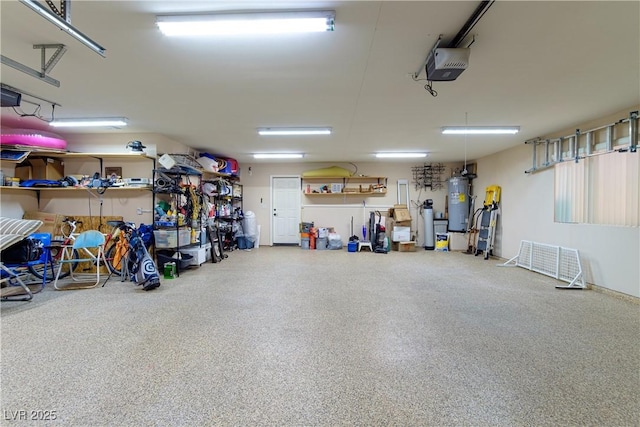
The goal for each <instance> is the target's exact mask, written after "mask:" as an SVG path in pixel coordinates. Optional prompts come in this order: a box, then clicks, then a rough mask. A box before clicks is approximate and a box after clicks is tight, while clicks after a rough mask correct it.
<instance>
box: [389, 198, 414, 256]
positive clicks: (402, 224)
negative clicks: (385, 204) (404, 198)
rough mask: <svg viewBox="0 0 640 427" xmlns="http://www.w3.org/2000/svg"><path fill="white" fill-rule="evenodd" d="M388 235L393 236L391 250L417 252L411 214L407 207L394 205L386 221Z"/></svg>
mask: <svg viewBox="0 0 640 427" xmlns="http://www.w3.org/2000/svg"><path fill="white" fill-rule="evenodd" d="M386 229H387V233H388V234H390V235H391V250H392V251H400V252H415V250H416V242H415V241H414V240H413V239H414V236H413V234H412V232H411V214H410V213H409V208H408V207H407V205H393V208H391V209H389V214H388V216H387V219H386Z"/></svg>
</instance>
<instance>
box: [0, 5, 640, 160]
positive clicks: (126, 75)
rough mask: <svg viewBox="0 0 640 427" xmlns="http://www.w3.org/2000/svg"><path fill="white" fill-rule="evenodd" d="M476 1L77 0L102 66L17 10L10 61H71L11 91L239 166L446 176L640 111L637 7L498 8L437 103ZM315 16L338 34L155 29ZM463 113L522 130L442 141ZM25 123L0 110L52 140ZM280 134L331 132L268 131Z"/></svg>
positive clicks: (9, 13) (9, 37)
mask: <svg viewBox="0 0 640 427" xmlns="http://www.w3.org/2000/svg"><path fill="white" fill-rule="evenodd" d="M41 3H42V4H45V2H44V1H42V2H41ZM54 3H56V4H59V1H54ZM479 3H480V2H477V1H472V2H465V1H446V2H445V1H443V2H436V1H386V2H376V1H274V0H271V1H200V2H196V1H79V0H74V1H72V2H71V6H72V8H71V12H72V14H71V22H72V24H73V25H74V26H75V27H76V28H77V29H79V30H80V31H81V32H83V33H85V34H86V35H87V36H88V37H90V38H92V39H93V40H95V41H96V42H97V43H99V44H100V45H102V46H104V47H105V48H106V49H107V53H106V58H103V57H101V56H99V55H98V54H96V53H95V52H93V51H91V50H90V49H88V48H87V47H85V46H84V45H82V44H80V43H79V42H78V41H76V40H75V39H73V38H72V37H70V36H69V35H67V34H66V33H64V32H62V31H60V30H58V29H57V28H56V27H54V26H53V25H52V24H50V23H49V22H47V21H46V20H45V19H44V18H42V17H40V16H39V15H37V14H36V13H35V12H33V11H32V10H31V9H29V8H28V7H26V6H25V5H23V4H21V3H19V2H18V1H17V0H9V1H7V0H3V1H1V2H0V13H1V24H2V26H1V36H2V37H1V39H2V45H1V48H2V55H4V56H6V57H8V58H10V59H13V60H15V61H18V62H20V63H22V64H24V65H27V66H29V67H31V68H35V69H39V68H40V61H41V59H40V51H39V50H34V49H33V45H34V44H45V43H53V44H55V43H62V44H65V45H66V46H67V48H68V51H67V52H66V53H65V54H64V56H63V57H62V59H61V60H60V62H59V63H58V64H57V65H56V66H55V67H54V68H53V70H52V71H51V73H50V74H49V75H50V76H51V77H53V78H55V79H57V80H60V82H61V85H60V87H59V88H57V87H54V86H52V85H49V84H47V83H44V82H42V81H40V80H38V79H36V78H34V77H31V76H28V75H26V74H24V73H22V72H19V71H17V70H15V69H13V68H11V67H8V66H7V65H4V64H3V65H2V67H1V72H2V74H1V81H2V83H5V84H8V85H11V86H14V87H16V88H19V89H21V90H24V91H27V92H30V93H32V94H35V95H37V96H40V97H42V98H45V99H47V100H50V101H55V102H57V103H59V104H61V107H58V108H57V109H56V110H55V115H56V117H59V118H63V117H91V116H103V117H104V116H125V117H127V118H128V119H129V126H128V127H127V128H126V129H125V130H115V129H112V130H108V132H114V133H116V135H117V133H118V132H120V133H132V132H133V133H137V132H150V133H159V134H163V135H166V136H167V137H169V138H171V139H174V140H176V141H180V142H182V143H184V144H186V145H188V146H191V147H193V148H196V149H199V150H201V151H209V152H212V153H214V154H219V155H223V156H228V157H233V158H236V159H238V160H239V161H240V162H247V161H249V160H252V158H251V154H252V153H256V152H281V151H296V152H298V151H299V152H304V153H306V156H305V159H304V161H308V162H331V161H352V162H358V161H371V160H373V159H374V158H373V153H375V152H377V151H424V150H426V151H428V152H429V153H430V157H429V159H428V161H435V162H440V161H441V162H450V161H462V160H463V159H464V157H465V145H466V146H467V149H466V156H467V158H468V159H477V158H480V157H482V156H485V155H489V154H492V153H495V152H498V151H501V150H504V149H507V148H510V147H513V146H516V145H518V144H522V143H523V142H524V141H525V140H527V139H530V138H534V137H537V136H544V135H548V134H550V133H552V132H554V131H555V132H557V131H559V130H564V129H568V128H571V127H572V126H576V125H578V124H580V123H583V122H585V121H589V120H592V119H597V118H598V117H602V116H606V115H608V114H613V113H616V112H618V111H622V110H624V109H626V108H630V107H633V106H636V105H638V104H640V2H637V1H626V2H611V1H585V2H582V1H568V2H543V1H497V2H495V3H494V4H493V5H492V6H491V8H490V9H489V10H488V12H487V13H486V14H485V15H484V16H483V17H482V19H481V20H480V22H479V23H478V24H477V25H476V26H475V27H474V28H473V30H472V32H471V34H473V35H475V42H474V43H473V45H472V46H471V57H470V61H469V68H468V69H467V70H465V71H464V72H463V73H462V75H461V76H460V77H459V78H458V79H457V80H456V81H453V82H434V85H433V87H434V89H435V90H436V91H437V92H438V96H437V97H432V96H431V95H430V94H429V93H428V92H427V91H426V90H425V89H424V88H423V86H424V84H425V83H426V82H425V81H414V80H413V79H412V78H411V77H410V76H411V75H412V74H413V73H415V72H416V71H417V69H418V68H419V67H420V65H421V64H422V63H423V61H424V59H425V57H426V56H427V52H428V51H429V50H430V49H431V48H432V47H433V45H434V43H435V42H436V40H437V38H438V35H439V34H443V35H444V38H445V41H448V40H450V39H452V38H453V37H454V36H455V34H456V33H457V32H458V30H459V29H460V28H461V27H462V26H463V25H464V23H465V22H466V20H467V19H468V18H469V17H470V16H471V14H472V13H473V11H474V10H475V9H476V7H477V6H478V4H479ZM310 8H311V9H332V10H335V11H336V29H335V32H327V33H315V34H310V35H285V36H282V35H281V36H269V37H264V36H262V37H236V38H207V39H184V38H181V39H169V38H167V37H165V36H163V35H162V34H161V33H160V32H159V31H158V29H157V28H156V26H155V14H157V13H168V12H187V11H189V12H206V11H227V10H243V9H246V10H267V9H286V10H292V9H293V10H298V9H310ZM50 52H51V51H50ZM424 77H425V74H424V71H423V72H422V73H421V75H420V78H424ZM23 110H24V111H25V112H32V110H33V108H32V106H30V105H29V104H24V108H23ZM40 113H41V114H42V115H44V116H45V117H48V116H50V113H51V111H50V106H49V105H47V104H46V103H42V110H41V112H40ZM465 115H466V116H467V117H468V119H467V122H468V125H470V126H471V125H518V126H520V127H521V132H520V134H518V135H516V136H499V137H475V136H474V137H468V138H467V141H466V143H465V138H464V137H463V136H446V135H441V134H440V133H439V131H440V127H441V126H446V125H465ZM16 117H17V116H16V114H15V113H14V112H13V110H12V109H11V108H2V118H3V125H4V126H7V125H9V126H11V127H18V126H19V127H30V128H34V127H40V128H42V127H43V126H44V128H46V126H47V125H46V123H44V122H42V121H40V120H37V119H33V118H32V119H29V120H25V119H22V120H21V121H17V120H16ZM273 126H297V127H301V126H331V127H332V128H333V129H334V133H333V135H331V136H329V137H319V136H316V137H286V138H285V137H268V138H267V137H259V136H258V135H257V133H256V128H258V127H273ZM84 132H86V130H85V131H84ZM58 133H61V132H59V131H58ZM141 139H142V140H143V142H145V140H144V138H143V135H142V136H141ZM116 140H117V136H116ZM126 142H127V141H123V144H126ZM147 142H152V141H147ZM412 161H414V162H415V160H412Z"/></svg>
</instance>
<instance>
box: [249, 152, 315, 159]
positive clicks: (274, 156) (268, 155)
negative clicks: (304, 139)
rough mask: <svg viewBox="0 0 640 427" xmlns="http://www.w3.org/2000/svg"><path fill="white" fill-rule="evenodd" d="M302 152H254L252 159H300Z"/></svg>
mask: <svg viewBox="0 0 640 427" xmlns="http://www.w3.org/2000/svg"><path fill="white" fill-rule="evenodd" d="M303 157H304V154H301V153H262V154H260V153H258V154H254V155H253V158H254V159H301V158H303Z"/></svg>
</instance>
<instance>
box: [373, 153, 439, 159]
mask: <svg viewBox="0 0 640 427" xmlns="http://www.w3.org/2000/svg"><path fill="white" fill-rule="evenodd" d="M376 157H378V158H383V159H384V158H392V159H412V158H416V157H427V153H376Z"/></svg>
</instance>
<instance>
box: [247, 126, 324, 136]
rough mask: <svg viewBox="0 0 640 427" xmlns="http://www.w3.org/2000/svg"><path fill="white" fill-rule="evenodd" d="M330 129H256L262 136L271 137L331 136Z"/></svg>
mask: <svg viewBox="0 0 640 427" xmlns="http://www.w3.org/2000/svg"><path fill="white" fill-rule="evenodd" d="M331 131H332V129H331V128H258V134H259V135H262V136H273V135H285V136H287V135H331Z"/></svg>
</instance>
